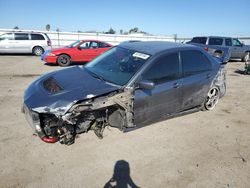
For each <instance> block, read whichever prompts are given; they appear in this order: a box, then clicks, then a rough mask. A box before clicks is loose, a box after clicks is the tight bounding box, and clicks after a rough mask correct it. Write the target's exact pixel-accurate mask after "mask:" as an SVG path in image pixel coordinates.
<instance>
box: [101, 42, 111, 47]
mask: <svg viewBox="0 0 250 188" xmlns="http://www.w3.org/2000/svg"><path fill="white" fill-rule="evenodd" d="M108 47H110V46H109V45H107V44H105V43H103V42H99V48H108Z"/></svg>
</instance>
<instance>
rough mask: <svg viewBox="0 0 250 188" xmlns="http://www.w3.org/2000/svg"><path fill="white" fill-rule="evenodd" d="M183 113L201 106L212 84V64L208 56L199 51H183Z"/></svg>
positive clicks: (181, 91)
mask: <svg viewBox="0 0 250 188" xmlns="http://www.w3.org/2000/svg"><path fill="white" fill-rule="evenodd" d="M181 65H182V66H181V67H182V81H181V83H182V85H181V86H180V93H181V109H182V111H184V110H187V109H191V108H193V107H196V106H199V105H201V104H202V103H203V102H204V100H205V96H206V94H207V92H208V90H209V88H210V85H211V82H212V78H213V75H212V73H213V72H212V64H211V62H210V61H209V59H208V58H207V56H206V55H205V54H204V53H203V52H201V51H199V50H183V51H181Z"/></svg>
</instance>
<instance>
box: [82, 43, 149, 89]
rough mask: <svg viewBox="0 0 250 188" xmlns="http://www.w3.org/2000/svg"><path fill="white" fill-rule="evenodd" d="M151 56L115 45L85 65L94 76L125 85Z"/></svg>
mask: <svg viewBox="0 0 250 188" xmlns="http://www.w3.org/2000/svg"><path fill="white" fill-rule="evenodd" d="M149 57H150V56H149V55H147V54H144V53H140V52H136V51H133V50H128V49H125V48H122V47H119V46H118V47H114V48H112V49H110V50H109V51H107V52H106V53H104V54H102V55H101V56H98V57H97V58H96V59H94V60H93V61H91V62H90V63H88V64H87V65H86V66H85V69H86V70H87V71H88V72H89V73H90V74H92V75H93V76H94V77H99V78H100V79H102V80H105V81H107V82H111V83H114V84H116V85H120V86H122V85H125V84H127V83H128V81H129V80H130V79H131V78H132V77H133V76H134V75H135V73H136V72H137V71H138V70H139V69H140V67H141V66H142V65H143V64H144V63H145V62H146V61H147V59H148V58H149Z"/></svg>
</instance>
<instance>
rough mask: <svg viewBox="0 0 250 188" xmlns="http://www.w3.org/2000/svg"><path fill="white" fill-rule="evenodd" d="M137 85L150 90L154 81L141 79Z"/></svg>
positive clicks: (153, 85)
mask: <svg viewBox="0 0 250 188" xmlns="http://www.w3.org/2000/svg"><path fill="white" fill-rule="evenodd" d="M138 86H139V88H140V89H147V90H151V89H153V88H154V87H155V84H154V82H152V81H149V80H142V81H140V82H139V84H138Z"/></svg>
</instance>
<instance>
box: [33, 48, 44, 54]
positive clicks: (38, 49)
mask: <svg viewBox="0 0 250 188" xmlns="http://www.w3.org/2000/svg"><path fill="white" fill-rule="evenodd" d="M32 53H33V54H34V55H35V56H41V55H42V54H43V53H44V49H43V48H42V47H40V46H36V47H34V48H33V50H32Z"/></svg>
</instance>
